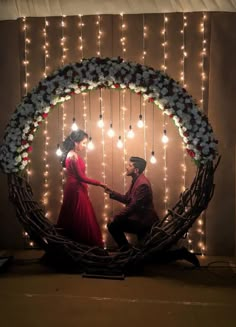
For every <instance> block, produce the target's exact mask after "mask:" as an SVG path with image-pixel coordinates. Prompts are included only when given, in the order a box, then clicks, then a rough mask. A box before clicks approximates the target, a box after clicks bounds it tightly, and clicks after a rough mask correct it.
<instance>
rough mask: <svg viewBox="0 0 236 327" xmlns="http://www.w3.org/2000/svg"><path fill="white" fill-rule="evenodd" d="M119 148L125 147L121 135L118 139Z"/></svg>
mask: <svg viewBox="0 0 236 327" xmlns="http://www.w3.org/2000/svg"><path fill="white" fill-rule="evenodd" d="M117 148H119V149H122V148H123V142H122V140H121V136H119V138H118V141H117Z"/></svg>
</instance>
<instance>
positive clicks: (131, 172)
mask: <svg viewBox="0 0 236 327" xmlns="http://www.w3.org/2000/svg"><path fill="white" fill-rule="evenodd" d="M137 173H138V168H135V167H134V164H133V162H131V161H129V162H128V163H127V165H126V176H135V175H136V174H137Z"/></svg>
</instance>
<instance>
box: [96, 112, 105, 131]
mask: <svg viewBox="0 0 236 327" xmlns="http://www.w3.org/2000/svg"><path fill="white" fill-rule="evenodd" d="M97 125H98V127H99V128H103V127H104V121H103V117H102V115H99V120H98V122H97Z"/></svg>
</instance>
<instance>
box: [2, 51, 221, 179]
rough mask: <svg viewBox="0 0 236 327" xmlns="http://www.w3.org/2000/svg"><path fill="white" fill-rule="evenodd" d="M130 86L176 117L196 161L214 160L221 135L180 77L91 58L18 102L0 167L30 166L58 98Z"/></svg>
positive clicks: (13, 169) (65, 69) (64, 69)
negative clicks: (36, 138)
mask: <svg viewBox="0 0 236 327" xmlns="http://www.w3.org/2000/svg"><path fill="white" fill-rule="evenodd" d="M101 87H106V88H119V89H129V90H130V91H131V92H135V93H136V94H140V96H143V98H144V99H145V100H147V101H149V102H153V103H154V104H155V105H156V107H157V108H159V109H160V110H162V111H163V112H164V114H166V115H168V116H169V117H170V118H172V119H173V121H174V123H175V125H176V127H177V128H178V131H179V134H180V136H181V137H182V140H183V142H184V144H185V147H186V151H187V152H188V154H189V155H190V156H191V157H192V159H193V160H194V162H195V163H196V164H206V163H207V162H208V161H213V160H214V159H215V158H216V156H217V155H218V153H217V140H216V139H215V137H214V134H213V130H212V127H211V125H210V123H209V122H208V118H207V116H206V115H205V114H204V113H203V112H202V111H201V110H200V108H199V107H198V106H197V104H196V103H195V102H194V101H193V99H192V97H191V96H190V95H189V94H188V93H187V91H186V90H185V89H183V88H182V87H181V86H180V84H179V83H178V82H176V81H175V80H173V79H172V78H170V77H169V76H168V75H167V74H166V73H164V72H162V71H159V70H154V69H153V68H151V67H148V66H145V65H141V64H138V63H134V62H129V61H124V60H122V59H121V58H119V57H118V58H104V59H102V58H96V57H93V58H90V59H83V60H82V61H81V62H79V63H74V64H68V65H65V66H64V67H62V68H60V69H58V70H56V71H55V72H54V73H53V74H51V75H50V76H48V77H46V78H45V79H43V80H41V81H40V82H39V84H38V85H37V86H36V87H35V88H33V89H32V91H31V92H30V93H28V94H27V95H26V96H25V97H24V98H23V99H22V102H21V103H20V104H19V105H18V106H17V107H16V110H15V112H14V113H13V115H12V117H11V119H10V122H9V124H8V125H7V127H6V131H5V135H4V139H3V143H2V145H1V147H0V167H1V169H2V171H3V172H5V173H17V172H20V171H22V170H24V169H25V168H26V166H27V163H28V160H29V155H30V152H31V151H32V143H33V139H34V134H35V132H36V131H37V129H38V128H39V126H40V124H41V123H42V122H43V121H44V119H45V118H46V117H47V115H48V114H49V112H50V110H51V109H52V108H53V107H55V106H56V105H57V104H58V103H62V102H64V101H66V100H69V99H70V98H71V97H72V96H73V95H74V94H75V93H76V94H79V93H82V92H86V91H91V90H94V89H97V88H101Z"/></svg>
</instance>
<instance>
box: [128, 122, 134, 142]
mask: <svg viewBox="0 0 236 327" xmlns="http://www.w3.org/2000/svg"><path fill="white" fill-rule="evenodd" d="M127 137H128V138H129V139H132V138H133V137H134V131H133V129H132V126H131V125H129V130H128V133H127Z"/></svg>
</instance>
